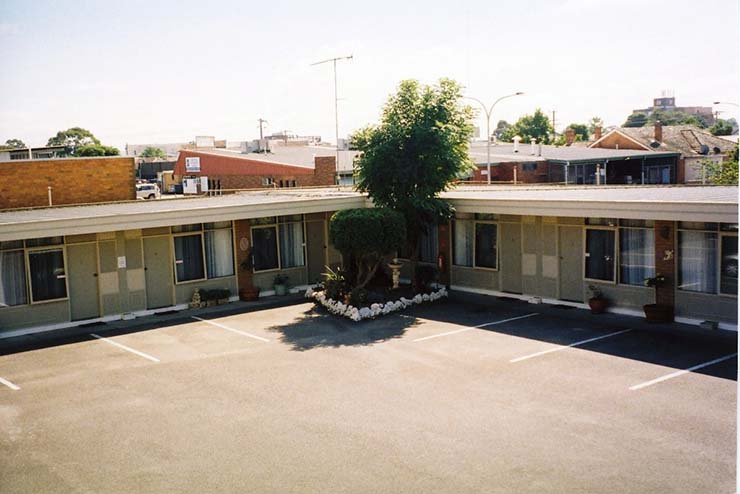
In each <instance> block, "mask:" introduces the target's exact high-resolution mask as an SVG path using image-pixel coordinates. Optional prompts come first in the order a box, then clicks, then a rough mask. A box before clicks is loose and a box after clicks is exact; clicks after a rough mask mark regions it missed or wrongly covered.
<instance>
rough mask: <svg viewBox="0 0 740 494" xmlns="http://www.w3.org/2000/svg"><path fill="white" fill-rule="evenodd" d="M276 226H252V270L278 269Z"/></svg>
mask: <svg viewBox="0 0 740 494" xmlns="http://www.w3.org/2000/svg"><path fill="white" fill-rule="evenodd" d="M277 246H278V244H277V227H276V226H267V227H260V228H252V257H253V258H254V270H255V271H265V270H268V269H278V268H279V267H280V265H279V264H278V247H277Z"/></svg>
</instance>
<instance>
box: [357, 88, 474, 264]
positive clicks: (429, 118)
mask: <svg viewBox="0 0 740 494" xmlns="http://www.w3.org/2000/svg"><path fill="white" fill-rule="evenodd" d="M461 97H462V94H461V87H460V85H459V84H457V83H456V82H454V81H452V80H449V79H441V80H440V81H439V83H437V84H436V85H433V86H428V85H422V84H420V83H419V82H417V81H414V80H406V81H403V82H401V84H400V85H399V87H398V91H397V92H396V94H394V95H392V96H391V97H390V98H389V99H388V101H387V103H386V104H385V107H384V108H383V115H382V118H381V122H380V124H379V125H375V126H370V127H366V128H364V129H361V130H359V131H358V132H356V133H355V134H354V135H353V136H352V142H353V143H354V145H355V146H356V147H357V149H359V150H360V151H361V152H362V154H361V156H360V157H359V159H358V160H357V166H358V183H357V188H358V190H360V191H363V192H367V193H368V195H369V196H370V197H371V198H372V200H373V202H374V203H375V205H377V206H381V207H388V208H390V209H393V210H395V211H398V212H399V213H401V214H403V216H404V218H405V220H406V234H407V240H408V244H409V250H410V252H411V264H412V273H415V271H416V270H415V267H416V262H417V260H418V257H419V239H420V238H421V235H422V233H423V232H425V229H426V225H428V224H435V223H439V222H441V221H443V220H445V219H448V218H450V217H451V216H452V214H453V212H454V209H453V208H452V206H451V204H450V203H448V202H447V201H445V200H444V199H442V198H440V197H439V193H440V192H442V191H444V190H447V189H448V188H449V187H450V185H451V184H452V183H453V182H454V180H455V179H457V178H458V177H460V176H461V175H463V174H465V173H467V172H469V171H470V170H472V167H473V164H472V162H471V161H470V158H469V156H468V146H469V142H470V139H471V137H472V135H473V125H472V124H471V122H472V119H473V110H472V108H470V107H469V106H467V105H464V104H462V103H461Z"/></svg>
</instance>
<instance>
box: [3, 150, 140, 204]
mask: <svg viewBox="0 0 740 494" xmlns="http://www.w3.org/2000/svg"><path fill="white" fill-rule="evenodd" d="M134 169H135V165H134V158H127V157H126V158H124V157H105V158H102V157H101V158H58V159H50V160H18V161H8V162H4V163H0V209H8V208H23V207H33V206H48V205H49V199H48V193H47V187H48V186H51V187H52V201H53V204H54V205H55V206H56V205H60V204H84V203H92V202H109V201H128V200H134V199H136V187H135V184H136V178H135V173H134Z"/></svg>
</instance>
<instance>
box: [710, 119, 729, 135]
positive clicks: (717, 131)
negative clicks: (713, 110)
mask: <svg viewBox="0 0 740 494" xmlns="http://www.w3.org/2000/svg"><path fill="white" fill-rule="evenodd" d="M732 131H733V125H732V122H730V121H729V120H724V119H721V118H720V119H718V120H717V121H716V122H715V123H714V125H712V126H711V127H709V132H711V133H712V135H716V136H729V135H732Z"/></svg>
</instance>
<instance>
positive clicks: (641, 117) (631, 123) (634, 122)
mask: <svg viewBox="0 0 740 494" xmlns="http://www.w3.org/2000/svg"><path fill="white" fill-rule="evenodd" d="M647 121H648V118H647V115H645V114H644V113H633V114H632V115H630V116H629V117H627V121H626V122H624V123H623V124H622V127H644V126H645V124H646V123H647Z"/></svg>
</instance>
